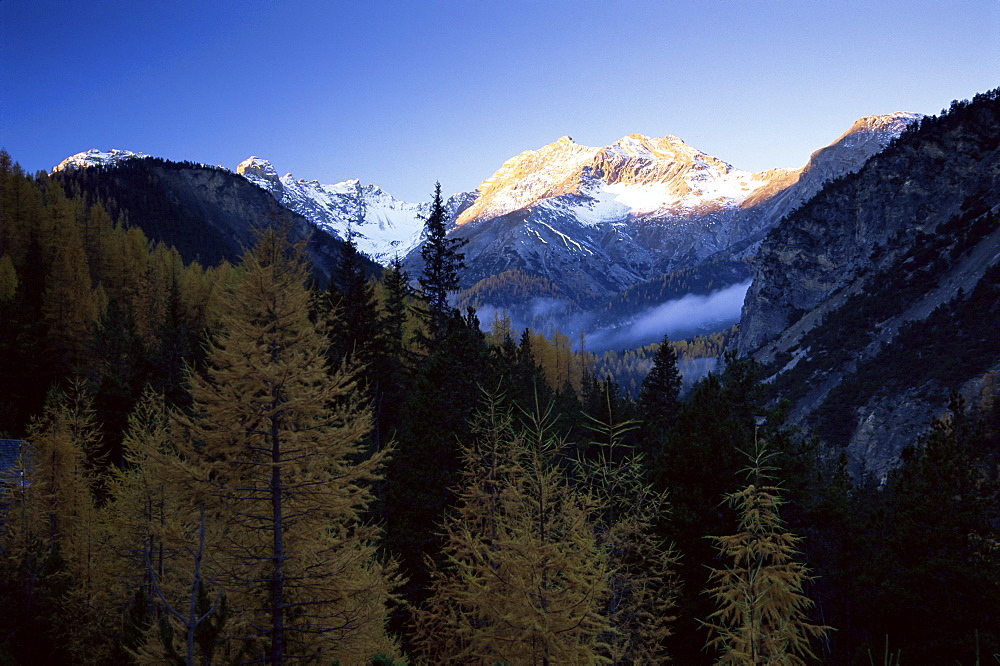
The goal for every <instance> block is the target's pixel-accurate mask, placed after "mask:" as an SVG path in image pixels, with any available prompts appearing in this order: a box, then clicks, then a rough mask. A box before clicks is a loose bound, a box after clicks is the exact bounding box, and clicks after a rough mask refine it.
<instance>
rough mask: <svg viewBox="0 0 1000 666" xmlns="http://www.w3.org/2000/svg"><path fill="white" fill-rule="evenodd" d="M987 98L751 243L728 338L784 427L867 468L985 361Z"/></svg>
mask: <svg viewBox="0 0 1000 666" xmlns="http://www.w3.org/2000/svg"><path fill="white" fill-rule="evenodd" d="M998 266H1000V100H998V99H997V91H994V92H993V93H988V94H984V95H980V96H977V97H976V99H975V100H974V101H973V102H971V103H956V104H955V105H953V107H952V109H951V111H950V112H949V113H947V114H944V115H942V116H941V117H938V118H928V119H924V120H923V121H921V123H919V126H918V127H917V128H915V129H913V130H912V131H908V132H906V133H904V134H903V135H902V136H901V137H900V138H899V139H898V140H896V141H895V142H894V143H893V144H892V145H891V146H890V147H889V148H887V149H886V150H885V151H883V152H881V153H880V154H878V155H876V156H875V157H873V158H872V159H871V160H869V161H868V162H867V163H866V164H865V165H864V167H863V168H862V169H861V170H860V171H858V172H856V173H854V174H851V175H848V176H846V177H841V178H840V179H837V180H836V181H834V182H832V183H829V184H828V185H827V186H826V187H825V188H823V189H822V191H820V192H819V194H818V195H817V196H816V197H815V198H813V199H812V200H811V201H809V202H808V203H807V204H805V205H804V206H802V207H801V208H799V209H798V210H796V211H795V212H794V213H792V214H791V215H789V216H788V217H787V218H785V219H784V221H783V222H782V223H781V224H780V225H778V226H777V227H776V228H775V229H774V230H773V231H772V232H771V233H770V235H769V236H768V237H767V239H766V240H765V241H764V242H763V243H762V245H761V247H760V250H759V253H758V257H757V260H756V261H755V262H754V268H753V274H754V275H753V277H754V279H753V284H752V286H751V287H750V290H749V292H748V294H747V297H746V301H745V304H744V308H743V313H742V318H741V322H740V328H739V332H738V334H737V336H736V339H735V347H736V349H737V350H738V351H739V353H741V354H750V355H752V356H754V357H755V358H757V359H758V360H760V361H761V362H762V363H764V364H766V368H767V372H768V374H770V376H771V377H770V381H771V382H772V383H773V388H774V393H775V396H776V397H784V398H789V399H790V400H792V407H791V418H792V421H793V422H797V423H805V424H808V425H810V426H811V427H813V428H814V429H815V430H816V431H817V432H818V433H819V434H820V436H821V437H822V438H823V439H824V440H825V441H826V442H827V443H828V444H829V445H831V446H833V447H838V448H843V449H844V450H845V451H846V452H847V453H848V455H849V458H850V460H851V462H852V465H853V469H854V471H855V472H861V471H867V472H870V473H872V474H874V475H876V476H880V475H883V474H884V473H885V471H886V470H887V469H888V468H889V467H890V466H891V465H892V464H893V462H894V461H895V460H896V459H897V457H898V455H899V453H900V451H901V449H902V447H903V446H905V445H907V444H911V443H912V442H913V441H914V439H915V437H916V435H917V434H918V433H919V432H920V431H921V429H923V428H924V427H925V426H926V424H927V422H928V421H929V419H930V418H931V417H932V416H934V415H936V413H937V412H939V411H940V410H941V409H943V408H944V407H945V405H946V404H947V401H948V395H949V392H950V391H951V390H952V389H958V388H963V389H964V390H965V391H966V392H967V393H968V395H969V396H970V398H973V399H974V400H975V399H978V397H977V396H978V395H979V394H978V393H977V389H976V387H977V386H980V385H981V383H982V382H983V381H984V376H985V375H986V373H988V372H990V371H997V370H1000V329H998V326H997V323H998V322H1000V267H998Z"/></svg>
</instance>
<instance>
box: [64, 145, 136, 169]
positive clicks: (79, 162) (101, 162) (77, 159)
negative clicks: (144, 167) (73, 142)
mask: <svg viewBox="0 0 1000 666" xmlns="http://www.w3.org/2000/svg"><path fill="white" fill-rule="evenodd" d="M140 157H148V155H146V154H144V153H134V152H132V151H131V150H118V149H116V148H112V149H111V150H98V149H97V148H91V149H90V150H85V151H83V152H82V153H77V154H76V155H70V156H69V157H67V158H66V159H64V160H63V161H62V162H60V163H59V164H57V165H55V166H54V167H52V173H57V172H59V171H65V170H66V169H83V168H87V167H96V166H107V165H110V164H117V163H118V162H121V161H122V160H129V159H136V158H140Z"/></svg>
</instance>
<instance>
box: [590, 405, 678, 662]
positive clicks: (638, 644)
mask: <svg viewBox="0 0 1000 666" xmlns="http://www.w3.org/2000/svg"><path fill="white" fill-rule="evenodd" d="M608 402H609V405H608V412H609V415H608V417H607V419H606V421H601V420H597V419H592V423H591V426H590V427H591V431H592V436H593V439H592V441H591V443H590V447H588V451H587V455H586V456H582V455H581V456H580V457H579V458H578V460H577V461H576V465H577V475H578V476H579V478H580V482H581V483H582V484H584V485H585V486H586V487H588V488H589V489H590V491H591V494H592V495H593V497H594V498H595V499H596V501H597V512H596V521H595V527H596V533H597V539H598V543H599V544H600V546H601V547H602V548H603V549H604V551H605V553H607V557H608V567H609V579H608V588H609V589H608V595H607V598H606V600H605V605H604V608H603V609H602V613H603V615H604V616H605V617H606V618H607V620H608V625H609V626H608V630H607V632H606V634H605V635H604V636H603V637H602V642H603V643H604V644H605V646H606V647H605V650H606V655H607V657H608V659H609V660H610V662H611V663H613V664H652V663H663V662H664V661H667V660H669V655H668V653H667V646H666V639H667V638H668V637H669V636H670V635H671V633H672V629H673V623H674V621H675V620H676V619H677V609H676V605H677V597H678V594H679V591H680V581H679V577H678V575H677V566H678V561H679V558H680V556H679V554H678V552H677V550H676V548H674V546H673V544H670V543H665V542H663V541H662V540H661V539H660V538H659V537H658V536H657V535H656V529H655V523H656V522H657V521H658V520H661V519H662V517H663V516H664V515H667V514H669V512H670V504H669V502H668V501H667V497H666V492H657V491H655V490H653V488H652V486H651V485H650V484H649V483H648V482H647V481H646V480H645V476H646V470H645V468H644V466H643V464H642V456H641V454H638V453H636V452H634V450H633V449H632V448H631V447H628V446H626V445H625V443H624V440H625V438H626V436H627V433H628V431H629V430H631V429H633V428H634V427H635V425H634V423H630V422H624V423H615V422H614V421H613V420H612V419H613V415H612V414H611V413H610V412H611V411H612V410H611V405H610V396H608Z"/></svg>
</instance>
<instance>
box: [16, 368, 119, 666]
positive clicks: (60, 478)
mask: <svg viewBox="0 0 1000 666" xmlns="http://www.w3.org/2000/svg"><path fill="white" fill-rule="evenodd" d="M97 439H98V428H97V424H96V422H95V421H94V412H93V410H92V408H91V406H90V401H89V396H87V395H86V393H85V392H84V391H83V383H82V381H75V382H73V383H72V385H71V386H70V388H69V389H68V390H67V391H66V392H65V393H64V392H56V391H54V392H52V393H50V395H49V399H48V401H47V404H46V407H45V412H44V414H43V415H42V416H41V417H40V418H37V419H36V420H34V421H33V422H32V424H31V425H30V426H29V429H28V445H29V447H30V448H29V450H28V452H27V453H26V460H25V464H24V466H23V469H22V471H23V477H22V481H21V482H20V483H16V484H13V485H12V486H11V487H10V489H9V490H8V493H9V494H8V496H7V497H6V498H5V501H4V502H3V504H4V505H5V509H6V515H5V516H4V518H3V523H4V528H5V529H4V530H3V532H2V535H3V538H2V543H0V552H2V554H3V557H4V559H6V560H7V566H8V567H10V569H9V570H11V571H17V572H18V577H19V578H20V584H21V587H22V589H21V599H22V601H23V603H24V604H25V606H24V608H23V609H22V612H23V613H24V614H25V615H30V614H32V613H33V612H35V609H37V607H38V605H39V604H41V605H43V606H44V605H47V606H49V607H50V613H51V615H50V617H51V620H52V622H53V625H52V627H51V630H50V633H49V635H48V637H47V638H48V639H49V640H54V641H57V642H58V643H59V644H60V646H61V647H62V648H63V649H65V650H66V652H67V654H68V655H69V656H70V658H71V659H72V661H73V662H74V663H97V662H100V661H101V659H102V657H105V656H106V652H105V650H106V649H107V648H108V643H107V641H106V640H102V639H99V634H100V629H99V625H100V623H101V622H102V621H104V620H105V619H106V616H107V614H108V613H107V610H108V605H107V604H108V596H107V580H108V575H109V572H108V568H107V565H108V562H107V560H106V558H105V557H103V555H104V553H103V550H102V548H101V543H100V538H99V533H100V527H99V516H98V509H97V504H96V500H95V497H94V493H93V483H94V481H93V477H92V474H91V473H90V470H89V466H88V464H87V457H88V453H90V452H92V451H93V450H94V449H95V448H96V445H97ZM105 638H106V637H105Z"/></svg>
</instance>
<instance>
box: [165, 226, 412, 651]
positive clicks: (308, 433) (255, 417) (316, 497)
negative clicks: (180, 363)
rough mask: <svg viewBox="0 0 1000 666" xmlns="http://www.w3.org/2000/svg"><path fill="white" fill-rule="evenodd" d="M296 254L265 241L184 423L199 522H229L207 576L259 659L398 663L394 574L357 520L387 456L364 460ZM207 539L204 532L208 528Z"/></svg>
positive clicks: (342, 380) (345, 378) (354, 393)
mask: <svg viewBox="0 0 1000 666" xmlns="http://www.w3.org/2000/svg"><path fill="white" fill-rule="evenodd" d="M306 278H307V269H306V265H305V261H304V259H303V254H302V249H301V247H293V246H290V245H289V244H288V242H287V241H286V240H285V238H284V237H283V236H282V235H280V234H278V233H276V232H274V231H265V232H264V233H263V234H262V237H261V238H260V240H259V242H258V244H257V245H256V247H255V248H254V249H253V251H251V252H250V253H249V254H248V255H247V256H245V257H244V260H243V266H242V273H241V275H240V276H239V278H238V279H237V281H236V284H235V286H234V288H233V289H232V293H231V294H230V298H229V300H230V306H231V307H230V309H229V311H228V312H226V313H225V314H224V315H223V316H222V318H221V327H222V332H221V333H220V335H219V336H218V339H217V341H216V342H215V343H214V344H213V345H212V346H211V348H210V349H209V352H208V367H207V369H206V371H205V374H204V375H198V374H193V375H192V376H191V377H190V385H191V397H192V407H191V410H190V416H189V417H187V418H185V419H184V420H183V423H182V425H183V430H184V431H186V433H187V435H186V436H187V438H188V439H189V441H190V442H191V448H192V454H191V455H192V456H193V457H197V458H199V459H200V463H201V465H200V468H199V469H198V471H197V474H198V475H199V481H200V484H201V488H200V490H199V493H200V494H201V495H202V496H203V497H205V503H206V509H207V513H208V518H207V519H208V522H209V523H212V522H213V521H221V522H222V523H223V524H225V525H226V529H225V531H224V534H223V536H222V539H221V542H219V543H217V544H215V545H214V546H213V548H211V549H210V552H209V553H207V554H206V557H205V560H206V562H205V564H204V567H205V574H204V577H205V579H206V580H207V581H209V582H210V583H211V584H212V585H214V586H217V587H221V588H224V589H225V590H226V593H227V594H228V596H229V600H230V604H231V606H232V610H233V612H234V614H236V615H237V616H239V618H240V619H241V621H242V622H243V623H245V624H246V625H247V626H248V627H249V629H250V633H251V635H252V636H253V638H254V639H255V640H252V641H251V643H250V645H249V649H251V650H252V651H253V652H256V653H257V655H256V656H257V658H259V659H263V660H264V661H266V662H267V663H271V664H282V663H284V662H285V660H286V659H305V658H321V659H326V660H329V659H333V658H338V659H340V660H342V661H343V662H346V663H359V662H362V661H363V660H365V659H367V658H368V657H369V656H371V655H372V654H375V653H386V654H395V653H396V652H397V648H396V646H395V644H394V642H393V641H392V640H391V639H390V638H389V637H388V635H387V633H386V630H385V625H386V619H387V604H388V602H389V599H390V596H391V593H390V588H391V587H392V585H393V579H394V574H393V573H392V571H393V569H392V566H391V565H386V564H384V563H382V562H380V560H379V558H378V557H377V554H376V549H375V541H376V537H377V530H376V529H375V528H374V527H372V526H370V525H367V524H365V523H364V522H363V520H362V514H363V513H364V511H365V509H366V507H367V505H368V503H369V501H370V498H371V493H370V489H369V488H370V486H371V484H372V483H373V482H374V481H375V480H376V479H377V478H378V474H379V468H380V467H381V465H382V462H383V460H384V457H385V455H386V451H383V452H380V453H377V454H374V455H372V456H369V457H363V456H362V455H361V454H362V451H361V444H362V441H363V438H364V436H365V434H366V433H367V431H368V429H369V428H370V426H371V415H370V411H369V410H368V409H366V408H363V407H362V406H361V405H360V404H359V402H360V401H359V399H358V388H357V386H356V383H355V381H354V378H353V375H352V373H351V372H350V371H349V370H348V369H345V367H344V366H341V367H339V368H338V369H335V370H330V369H329V368H328V367H327V362H326V355H325V352H326V347H327V341H326V338H325V336H324V335H323V333H322V332H321V331H319V330H317V329H316V327H315V326H314V325H313V324H312V322H311V321H310V319H309V302H310V294H309V292H308V290H307V289H306V287H305V283H306ZM208 529H209V531H213V528H212V527H211V525H210V526H209V527H208Z"/></svg>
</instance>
